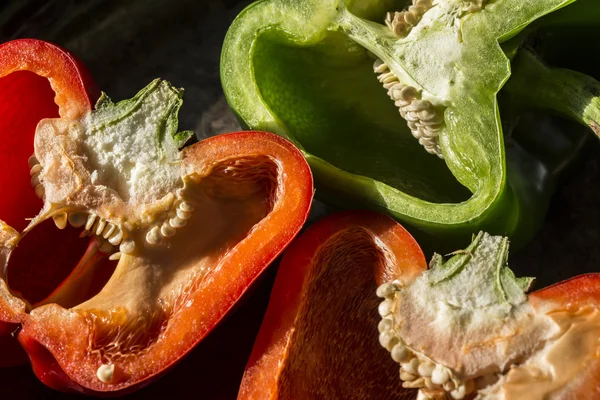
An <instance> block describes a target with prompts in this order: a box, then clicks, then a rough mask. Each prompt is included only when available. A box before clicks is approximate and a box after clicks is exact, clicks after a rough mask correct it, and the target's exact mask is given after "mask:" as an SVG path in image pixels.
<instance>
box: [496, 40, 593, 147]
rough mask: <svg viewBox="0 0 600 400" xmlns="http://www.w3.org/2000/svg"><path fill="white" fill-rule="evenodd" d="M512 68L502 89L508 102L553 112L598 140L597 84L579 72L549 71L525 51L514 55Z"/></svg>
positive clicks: (558, 69) (553, 69)
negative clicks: (592, 133)
mask: <svg viewBox="0 0 600 400" xmlns="http://www.w3.org/2000/svg"><path fill="white" fill-rule="evenodd" d="M512 67H513V74H512V76H511V78H510V80H509V81H508V82H507V83H506V86H505V87H504V90H505V93H507V94H508V95H509V96H510V97H511V100H513V101H515V102H516V103H519V104H521V105H524V106H528V107H534V108H546V109H550V110H553V111H555V112H557V113H559V114H561V115H564V116H565V117H568V118H571V119H573V120H575V121H577V122H579V123H581V124H583V125H585V126H588V127H590V128H591V129H592V130H593V131H594V133H595V134H596V135H597V136H598V137H600V82H598V81H597V80H595V79H594V78H592V77H590V76H588V75H585V74H582V73H579V72H575V71H571V70H568V69H560V68H549V67H547V66H546V65H544V64H543V63H542V61H540V60H539V59H538V58H537V57H536V56H535V55H533V54H532V53H530V52H529V51H526V50H522V51H521V52H520V53H519V54H518V55H517V57H516V58H515V60H514V61H513V63H512Z"/></svg>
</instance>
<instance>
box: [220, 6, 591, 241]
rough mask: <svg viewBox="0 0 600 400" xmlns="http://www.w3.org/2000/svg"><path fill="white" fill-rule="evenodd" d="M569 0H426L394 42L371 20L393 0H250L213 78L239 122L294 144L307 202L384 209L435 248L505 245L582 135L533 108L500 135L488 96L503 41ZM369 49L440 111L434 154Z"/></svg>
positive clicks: (543, 202) (501, 70) (523, 230)
mask: <svg viewBox="0 0 600 400" xmlns="http://www.w3.org/2000/svg"><path fill="white" fill-rule="evenodd" d="M573 1H574V0H494V1H490V2H489V3H487V4H485V7H484V8H483V10H481V11H475V12H464V11H462V10H464V7H463V6H464V2H463V1H459V0H437V1H436V2H435V5H434V6H433V7H432V8H431V9H429V11H428V12H427V13H426V14H425V15H423V19H422V20H421V22H419V24H418V25H417V26H416V27H414V28H413V29H412V31H411V32H410V34H409V35H408V36H406V37H405V38H398V37H396V36H394V35H393V33H392V32H391V30H390V29H389V28H388V27H386V26H385V25H382V24H381V22H382V21H383V20H384V18H385V15H386V12H388V11H395V10H400V9H402V8H403V7H405V6H407V4H406V2H405V1H402V2H398V1H390V0H347V1H344V0H263V1H257V2H256V3H253V4H251V5H250V6H249V7H247V8H246V9H245V10H244V11H242V12H241V13H240V14H239V16H238V17H237V18H236V19H235V21H234V22H233V24H232V25H231V27H230V29H229V31H228V33H227V36H226V38H225V42H224V47H223V52H222V58H221V80H222V84H223V88H224V91H225V95H226V97H227V100H228V102H229V105H230V106H231V108H232V109H233V110H234V112H235V113H236V114H237V116H238V118H239V119H240V120H241V121H242V123H243V124H245V125H246V126H247V127H249V128H252V129H261V130H268V131H271V132H275V133H277V134H279V135H282V136H284V137H286V138H287V139H289V140H291V141H292V142H294V143H295V144H296V145H297V146H298V147H299V148H300V149H301V150H302V151H303V153H304V155H305V157H306V158H307V160H308V162H309V164H310V166H311V168H312V170H313V174H314V176H315V184H316V187H317V192H316V194H317V197H318V198H320V199H321V200H323V201H325V202H327V203H330V204H332V205H335V206H339V207H343V208H351V207H361V208H370V209H375V210H378V211H382V212H385V213H387V214H389V215H391V216H393V217H395V218H396V219H398V220H400V221H402V222H404V223H407V224H408V225H409V226H411V227H412V228H413V229H412V231H413V233H415V234H416V235H417V236H418V237H420V238H423V239H427V238H429V237H431V236H434V237H443V238H444V239H445V240H446V243H447V244H448V246H455V245H456V243H464V241H468V239H469V238H470V235H471V233H472V232H475V231H478V230H486V231H489V232H493V233H494V234H502V235H507V236H510V237H511V238H512V240H513V243H516V244H517V245H518V244H519V243H521V244H522V243H524V242H525V241H527V240H528V239H530V238H531V237H532V236H533V234H534V233H535V232H536V230H537V228H538V227H539V225H540V224H541V221H542V220H543V217H544V215H545V212H546V209H547V205H548V201H549V198H550V195H551V193H552V191H553V189H554V186H555V180H556V175H557V173H558V171H559V170H561V169H562V168H563V167H564V163H565V162H567V161H568V160H570V159H571V158H573V157H574V155H575V154H576V153H577V151H578V150H579V149H580V148H581V146H582V145H583V143H584V141H585V135H583V134H580V133H572V132H570V131H571V127H569V129H567V131H564V130H561V129H559V128H558V127H557V126H556V124H554V123H552V122H548V121H547V120H546V119H545V117H541V118H540V119H539V121H538V122H539V123H535V122H534V123H531V124H530V125H532V126H534V129H530V128H531V126H529V127H527V121H525V127H523V126H519V125H517V126H511V127H510V128H511V132H512V131H515V132H518V131H522V132H523V133H522V134H517V133H515V134H514V135H513V134H511V135H510V137H507V138H506V144H505V137H504V134H503V126H502V122H504V121H501V119H500V112H499V107H498V101H497V94H498V92H499V91H500V89H501V88H502V87H503V85H504V84H505V82H506V81H507V80H508V79H509V77H510V75H511V70H510V61H509V58H508V56H507V53H508V52H510V51H511V47H510V45H509V44H510V43H511V41H510V39H512V38H513V37H515V36H517V35H518V34H519V33H520V32H522V31H523V29H524V28H526V27H527V26H528V25H529V24H531V23H532V22H533V21H535V20H537V19H538V18H540V17H542V16H544V15H546V14H549V13H551V12H553V11H555V10H558V9H560V8H562V7H564V6H567V5H568V4H570V3H572V2H573ZM503 44H507V48H506V49H503V47H502V45H503ZM517 49H518V46H516V47H515V49H513V50H515V51H516V50H517ZM373 55H375V56H376V57H377V58H379V59H381V60H383V62H385V63H386V64H387V65H388V66H389V68H390V69H391V71H392V72H393V73H394V75H396V76H397V77H398V78H399V79H400V80H401V81H402V82H403V83H406V84H410V85H412V86H413V87H415V88H416V89H417V90H418V91H419V93H421V94H422V98H426V99H428V100H430V101H431V102H432V103H433V104H434V105H435V106H436V107H438V108H439V109H441V110H443V116H444V121H445V124H444V127H443V129H442V131H441V133H440V134H439V145H440V147H441V151H442V154H443V160H442V159H440V158H438V157H436V156H434V155H431V154H428V153H427V152H426V151H425V150H424V149H423V147H422V146H420V145H419V143H418V142H417V140H415V139H414V138H413V137H412V135H411V132H410V130H409V128H408V127H407V124H406V121H405V120H404V119H403V118H402V117H401V116H400V114H399V113H398V109H397V108H396V107H395V106H394V103H393V101H391V100H390V98H389V97H388V96H386V91H385V90H384V89H383V87H382V86H381V83H380V82H378V80H377V79H376V78H377V77H376V75H375V74H374V73H373V67H372V65H373V58H372V57H373ZM536 120H538V118H537V117H536ZM509 125H510V124H509ZM546 128H550V129H546ZM520 141H522V143H521V142H520ZM532 143H533V145H532ZM537 143H544V144H545V145H544V146H543V148H542V149H541V151H540V149H538V148H537V147H536V146H535V144H537ZM528 145H529V146H530V147H532V146H533V148H534V150H535V151H533V152H532V151H530V149H528ZM535 153H541V154H535Z"/></svg>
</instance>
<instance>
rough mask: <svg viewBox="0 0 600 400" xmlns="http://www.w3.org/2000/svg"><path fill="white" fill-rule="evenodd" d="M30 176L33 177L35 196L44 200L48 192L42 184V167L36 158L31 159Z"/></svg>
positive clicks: (32, 183) (32, 184)
mask: <svg viewBox="0 0 600 400" xmlns="http://www.w3.org/2000/svg"><path fill="white" fill-rule="evenodd" d="M29 167H30V168H31V169H30V170H29V175H30V176H31V186H33V188H35V194H36V196H37V197H39V198H40V199H43V198H44V194H45V192H46V190H45V189H44V185H42V183H41V182H40V172H42V165H41V164H40V162H39V161H38V159H37V157H36V156H31V157H29Z"/></svg>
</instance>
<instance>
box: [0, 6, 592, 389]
mask: <svg viewBox="0 0 600 400" xmlns="http://www.w3.org/2000/svg"><path fill="white" fill-rule="evenodd" d="M247 3H249V1H247V0H246V1H236V0H222V1H217V0H177V1H167V0H128V1H121V0H119V1H117V0H87V1H76V0H50V1H47V0H46V1H40V0H25V1H13V0H10V1H3V2H0V42H4V41H7V40H11V39H15V38H21V37H34V38H40V39H44V40H48V41H52V42H55V43H57V44H59V45H61V46H63V47H66V48H67V49H69V50H70V51H72V52H73V53H75V54H76V55H77V56H79V57H80V58H81V59H82V60H83V61H84V62H85V64H86V65H87V66H88V67H89V69H90V70H91V72H92V75H93V76H94V78H95V80H96V82H97V83H98V86H99V87H100V88H101V89H102V90H103V91H105V92H106V93H107V94H109V96H110V97H111V98H113V99H114V100H120V99H125V98H130V97H131V96H133V95H134V94H135V93H136V92H137V91H138V90H139V89H141V88H143V87H144V86H145V85H146V84H147V83H149V82H150V81H151V80H152V79H154V78H156V77H161V78H165V79H167V80H169V81H171V82H172V83H173V84H175V85H176V86H180V87H184V88H185V89H186V93H185V98H184V99H185V102H184V106H183V108H182V110H181V115H180V128H181V129H182V130H183V129H192V130H195V131H196V132H197V135H198V136H199V137H200V138H201V137H205V136H209V135H212V134H216V133H221V132H226V131H233V130H237V129H238V128H239V127H238V125H237V123H236V122H235V119H234V118H233V116H232V115H231V113H230V111H229V110H228V108H227V106H226V103H225V101H224V99H223V94H222V90H221V85H220V82H219V57H220V49H221V43H222V40H223V37H224V35H225V32H226V30H227V26H228V25H229V23H230V22H231V21H232V20H233V18H234V17H235V16H236V15H237V13H238V12H239V11H241V10H242V8H243V7H244V5H245V4H247ZM590 143H591V144H590V145H589V148H588V149H587V150H586V154H584V156H583V157H582V159H581V160H580V162H579V165H578V166H577V167H578V168H576V169H575V170H574V172H573V173H572V174H571V175H570V176H568V177H566V178H565V180H564V182H563V183H562V185H561V186H560V187H559V188H558V189H557V192H556V195H555V197H554V198H553V200H552V203H551V207H550V211H549V215H548V218H547V220H546V223H545V224H544V226H543V228H542V229H541V231H540V233H539V235H538V236H537V238H536V239H535V240H534V241H533V242H532V243H530V244H529V245H528V246H527V247H525V248H524V249H522V250H521V251H520V252H518V253H517V254H514V255H513V256H511V260H510V263H511V266H512V268H513V269H514V270H515V272H516V273H517V275H519V276H523V275H527V276H536V277H538V281H537V284H536V288H541V287H544V286H547V285H549V284H551V283H554V282H558V281H560V280H563V279H566V278H568V277H571V276H574V275H577V274H580V273H585V272H593V271H596V269H597V268H598V267H600V249H599V247H598V242H599V239H600V213H599V207H598V206H599V205H600V191H598V188H599V187H600V167H599V162H598V159H599V158H600V157H599V156H600V143H599V142H598V141H591V142H590ZM317 195H318V194H317ZM329 211H330V210H329V209H327V208H325V207H324V206H323V205H321V204H317V206H316V207H315V210H314V212H313V215H312V219H314V218H316V217H317V216H318V215H323V214H325V213H327V212H329ZM274 276H275V267H273V268H270V270H269V271H268V272H267V273H266V274H265V276H264V277H263V278H262V281H261V282H260V283H259V284H258V285H255V288H253V290H252V292H251V293H250V295H248V296H246V299H245V301H244V302H243V303H242V304H241V305H240V306H239V307H238V308H237V310H236V311H235V312H234V313H233V315H232V316H230V317H229V318H228V319H227V320H226V321H224V323H222V324H221V325H220V326H219V327H218V328H217V329H216V330H215V331H214V332H213V333H211V335H210V336H209V337H208V338H207V339H206V340H205V341H204V342H202V343H201V345H200V346H198V347H197V348H196V349H195V350H194V351H193V352H192V353H191V354H190V355H188V356H187V357H186V358H185V359H184V360H183V361H182V362H181V363H180V364H179V365H177V366H176V367H175V368H174V369H173V370H172V371H170V372H169V373H168V374H167V375H166V376H165V377H164V378H162V379H161V380H159V381H158V382H156V383H154V384H152V385H151V386H150V387H148V388H145V389H142V390H140V391H138V392H136V393H135V394H134V395H131V396H130V397H131V398H135V399H151V398H166V397H168V396H173V397H175V396H177V397H179V398H192V397H193V398H197V399H234V398H235V397H236V395H237V389H238V385H239V382H240V380H241V376H242V373H243V369H244V365H245V362H246V359H247V357H248V355H249V353H250V350H251V348H252V343H253V340H254V335H255V334H256V332H257V331H258V327H259V326H260V321H261V317H262V313H263V312H264V309H265V307H266V304H267V301H268V294H269V289H270V287H271V285H272V282H273V279H274ZM1 356H2V355H1V354H0V357H1ZM77 397H78V396H76V395H65V394H61V393H57V392H54V391H52V390H50V389H47V388H45V387H44V386H43V385H42V384H41V383H39V382H38V381H37V379H35V377H34V376H33V375H32V373H31V372H30V371H29V367H20V368H11V369H1V370H0V398H2V399H5V398H6V399H59V398H66V399H74V398H77Z"/></svg>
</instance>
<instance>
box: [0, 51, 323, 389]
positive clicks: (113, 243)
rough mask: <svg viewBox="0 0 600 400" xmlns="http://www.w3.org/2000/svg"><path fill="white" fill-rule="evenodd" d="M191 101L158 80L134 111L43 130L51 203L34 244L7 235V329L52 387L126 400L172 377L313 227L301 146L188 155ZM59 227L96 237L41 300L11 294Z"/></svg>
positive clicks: (41, 169) (121, 108)
mask: <svg viewBox="0 0 600 400" xmlns="http://www.w3.org/2000/svg"><path fill="white" fill-rule="evenodd" d="M50 61H51V60H50ZM182 95H183V92H182V90H179V89H176V88H174V87H173V86H171V85H170V84H169V83H168V82H166V81H163V80H155V81H154V82H152V83H150V84H149V85H148V86H147V87H146V88H144V89H142V90H141V91H140V92H139V93H138V94H137V95H136V96H135V97H133V98H132V99H130V100H124V101H121V102H118V103H114V102H112V101H111V100H110V99H109V98H108V97H107V96H106V95H105V94H102V95H101V96H100V98H99V100H98V101H97V103H96V105H95V108H94V110H89V111H87V112H84V113H82V114H81V115H79V116H76V117H75V116H64V117H62V118H51V119H43V120H42V121H40V122H39V124H38V126H37V129H36V133H35V137H34V156H33V157H32V160H33V164H34V168H36V181H35V183H36V185H41V188H42V190H40V192H42V193H43V199H44V204H43V207H42V209H41V211H40V212H39V213H38V214H37V216H35V217H34V218H33V219H32V221H31V222H30V224H29V225H28V226H27V227H26V228H25V230H24V232H23V234H19V233H18V232H17V231H16V230H14V229H12V228H10V227H9V226H8V225H7V224H3V225H2V227H3V229H2V230H1V231H0V233H1V235H0V249H2V253H0V255H2V256H3V258H1V259H0V262H2V264H0V265H2V266H3V270H8V276H1V277H0V278H1V279H0V320H2V321H5V322H8V323H12V324H18V325H19V326H20V329H19V330H18V333H17V338H18V340H19V342H20V343H21V345H22V346H23V348H24V349H25V350H26V352H27V354H28V356H29V358H30V360H31V363H32V366H33V371H34V372H35V374H36V375H37V376H38V378H39V379H40V380H41V381H42V382H44V383H45V384H46V385H48V386H50V387H52V388H55V389H58V390H63V391H78V392H82V393H86V394H96V395H97V394H102V393H112V394H121V393H125V392H129V391H133V390H135V389H137V388H139V387H141V386H144V385H147V384H148V383H149V382H151V381H152V380H153V379H155V378H157V377H159V376H160V375H162V374H164V373H165V372H166V371H167V370H168V369H169V368H170V367H172V366H173V365H175V363H176V362H177V361H178V360H179V359H181V358H182V357H183V356H184V355H185V354H186V353H188V352H189V351H190V350H191V349H192V348H193V347H194V346H195V345H196V344H197V343H199V342H200V341H201V340H202V339H203V338H204V337H205V336H206V335H207V334H208V333H209V332H210V331H211V330H212V329H213V328H214V327H215V326H216V324H217V323H218V322H219V321H220V320H221V319H222V318H223V317H224V316H225V315H226V314H227V312H228V311H229V310H230V309H231V308H232V307H233V306H234V305H235V303H236V302H237V301H238V300H239V298H240V297H241V296H242V295H243V294H244V293H245V292H246V291H247V289H248V288H249V287H250V285H251V284H252V283H253V282H254V281H255V280H256V279H257V278H258V276H259V275H260V273H261V272H262V271H263V270H264V269H265V268H266V267H267V266H268V265H269V264H270V262H271V261H272V260H273V259H274V258H275V257H277V255H278V254H279V253H280V252H281V251H282V249H283V248H284V247H285V246H286V245H287V244H288V243H289V241H291V239H292V238H293V237H294V236H295V235H296V233H297V232H298V231H299V229H300V228H301V226H302V225H303V223H304V221H305V219H306V217H307V214H308V211H309V208H310V204H311V200H312V195H313V189H312V176H311V173H310V169H309V167H308V165H307V164H306V161H305V160H304V158H303V157H302V155H301V154H300V153H299V152H298V150H297V149H296V148H295V147H294V146H293V145H292V144H291V143H290V142H288V141H286V140H285V139H282V138H280V137H278V136H276V135H274V134H271V133H265V132H256V131H252V132H239V133H233V134H229V135H222V136H219V137H214V138H211V139H208V140H205V141H202V142H199V143H197V144H194V145H192V146H189V147H186V148H184V149H183V150H181V151H180V150H179V149H180V148H181V147H182V146H183V145H184V144H185V142H186V141H187V140H188V139H189V137H190V136H191V134H192V133H191V132H189V131H184V132H178V131H177V126H178V119H177V115H178V111H179V108H180V107H181V105H182ZM30 190H33V189H30ZM52 220H53V221H54V223H55V224H56V225H57V226H58V228H61V229H62V228H65V229H66V227H67V225H70V226H71V227H72V229H75V230H76V231H78V232H82V236H84V237H85V236H91V237H92V239H91V242H90V244H89V246H88V247H87V250H86V251H85V254H84V255H83V257H82V258H81V260H80V261H79V262H78V263H76V264H77V265H74V264H71V265H70V269H71V271H70V273H69V275H68V276H67V277H66V278H65V279H64V280H63V281H62V282H59V285H58V287H56V288H54V290H53V291H52V292H51V293H50V294H49V295H48V296H46V297H45V298H43V299H42V300H41V301H37V302H33V301H31V300H30V299H29V298H28V297H26V296H23V295H22V294H21V293H19V292H18V291H17V290H13V288H12V286H11V274H10V272H11V270H12V265H11V264H12V262H13V260H14V258H13V256H14V255H15V254H18V253H19V248H20V243H25V242H27V241H28V238H29V237H30V235H35V234H36V232H37V230H38V229H39V228H40V227H42V226H43V225H44V224H47V223H48V222H46V221H50V222H51V221H52ZM55 230H56V228H55ZM57 231H58V230H57ZM17 245H18V246H17ZM57 249H59V250H63V249H64V247H63V246H62V244H60V243H59V244H57ZM66 250H67V251H68V250H69V249H68V248H67V249H66ZM63 251H64V250H63ZM9 256H10V257H9ZM47 257H49V258H51V257H52V253H51V252H49V254H48V255H47ZM107 259H108V260H112V261H114V262H117V261H118V263H117V264H116V266H114V265H113V266H107V265H106V263H105V260H107ZM33 267H35V265H34V266H33ZM90 282H91V286H90V285H88V283H90ZM7 283H8V284H7Z"/></svg>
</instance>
